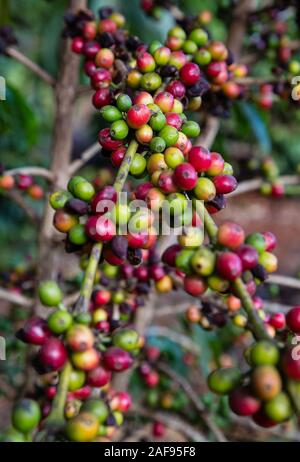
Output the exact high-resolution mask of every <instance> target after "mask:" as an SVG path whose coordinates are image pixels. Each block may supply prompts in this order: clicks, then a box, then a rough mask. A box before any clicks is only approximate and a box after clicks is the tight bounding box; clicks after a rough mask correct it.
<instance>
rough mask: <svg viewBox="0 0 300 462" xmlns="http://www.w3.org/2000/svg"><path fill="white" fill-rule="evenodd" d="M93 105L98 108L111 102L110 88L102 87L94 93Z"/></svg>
mask: <svg viewBox="0 0 300 462" xmlns="http://www.w3.org/2000/svg"><path fill="white" fill-rule="evenodd" d="M92 102H93V105H94V106H95V108H96V109H101V108H102V107H103V106H106V105H107V104H109V103H110V102H111V94H110V89H109V88H100V90H98V91H96V93H95V94H94V95H93V100H92Z"/></svg>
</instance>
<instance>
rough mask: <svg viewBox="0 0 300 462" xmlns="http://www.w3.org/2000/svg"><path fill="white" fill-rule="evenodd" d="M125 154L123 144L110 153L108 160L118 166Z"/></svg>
mask: <svg viewBox="0 0 300 462" xmlns="http://www.w3.org/2000/svg"><path fill="white" fill-rule="evenodd" d="M125 154H126V148H125V147H123V146H122V147H120V148H118V149H116V150H115V151H114V152H113V153H112V155H111V158H110V160H111V163H112V164H113V166H114V167H116V168H119V167H120V166H121V165H122V162H123V159H124V157H125Z"/></svg>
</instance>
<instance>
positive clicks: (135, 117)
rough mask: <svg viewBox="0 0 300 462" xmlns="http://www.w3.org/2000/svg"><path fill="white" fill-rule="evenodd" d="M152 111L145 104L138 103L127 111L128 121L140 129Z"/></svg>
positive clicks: (130, 124)
mask: <svg viewBox="0 0 300 462" xmlns="http://www.w3.org/2000/svg"><path fill="white" fill-rule="evenodd" d="M150 117H151V111H150V110H149V109H148V108H147V106H146V105H145V104H136V105H134V106H132V107H131V108H130V109H129V111H128V112H127V123H128V125H129V126H130V127H131V128H134V129H138V128H141V127H142V126H143V125H145V124H147V123H148V121H149V119H150Z"/></svg>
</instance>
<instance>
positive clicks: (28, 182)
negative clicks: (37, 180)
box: [17, 174, 33, 190]
mask: <svg viewBox="0 0 300 462" xmlns="http://www.w3.org/2000/svg"><path fill="white" fill-rule="evenodd" d="M32 185H33V178H32V176H30V175H22V174H21V175H19V176H18V177H17V187H18V189H21V190H26V189H28V188H30V186H32Z"/></svg>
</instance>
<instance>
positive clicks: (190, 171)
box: [174, 162, 198, 191]
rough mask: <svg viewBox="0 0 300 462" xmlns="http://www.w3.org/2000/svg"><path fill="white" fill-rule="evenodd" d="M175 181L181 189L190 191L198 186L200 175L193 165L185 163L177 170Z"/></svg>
mask: <svg viewBox="0 0 300 462" xmlns="http://www.w3.org/2000/svg"><path fill="white" fill-rule="evenodd" d="M174 179H175V183H176V184H177V186H178V187H179V188H181V189H183V190H185V191H189V190H191V189H194V187H195V186H196V184H197V180H198V175H197V172H196V170H195V169H194V167H193V166H192V165H191V164H188V163H187V162H184V163H182V164H180V165H178V166H177V167H176V168H175V170H174Z"/></svg>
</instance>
